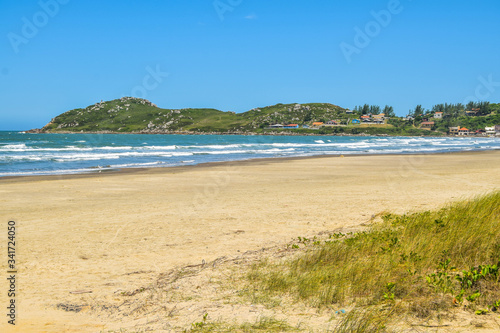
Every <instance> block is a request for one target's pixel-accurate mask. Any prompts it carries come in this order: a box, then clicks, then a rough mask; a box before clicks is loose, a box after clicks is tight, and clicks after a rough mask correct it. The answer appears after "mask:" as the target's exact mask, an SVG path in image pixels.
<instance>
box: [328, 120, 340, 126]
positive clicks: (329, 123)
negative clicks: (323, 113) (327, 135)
mask: <svg viewBox="0 0 500 333" xmlns="http://www.w3.org/2000/svg"><path fill="white" fill-rule="evenodd" d="M338 124H339V123H338V122H337V121H336V120H329V121H327V122H326V125H338Z"/></svg>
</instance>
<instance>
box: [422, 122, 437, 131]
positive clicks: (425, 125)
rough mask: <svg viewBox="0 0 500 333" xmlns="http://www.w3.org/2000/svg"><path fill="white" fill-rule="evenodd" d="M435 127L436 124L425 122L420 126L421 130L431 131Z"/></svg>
mask: <svg viewBox="0 0 500 333" xmlns="http://www.w3.org/2000/svg"><path fill="white" fill-rule="evenodd" d="M433 127H434V122H433V121H424V122H423V123H421V124H420V129H423V130H427V131H430V130H432V128H433Z"/></svg>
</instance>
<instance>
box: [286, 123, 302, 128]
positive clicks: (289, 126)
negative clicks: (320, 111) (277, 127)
mask: <svg viewBox="0 0 500 333" xmlns="http://www.w3.org/2000/svg"><path fill="white" fill-rule="evenodd" d="M283 128H299V124H288V125H285V126H283Z"/></svg>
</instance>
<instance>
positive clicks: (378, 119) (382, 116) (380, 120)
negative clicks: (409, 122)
mask: <svg viewBox="0 0 500 333" xmlns="http://www.w3.org/2000/svg"><path fill="white" fill-rule="evenodd" d="M372 119H373V121H374V122H376V123H379V124H381V123H383V122H384V121H385V113H381V114H375V115H373V116H372Z"/></svg>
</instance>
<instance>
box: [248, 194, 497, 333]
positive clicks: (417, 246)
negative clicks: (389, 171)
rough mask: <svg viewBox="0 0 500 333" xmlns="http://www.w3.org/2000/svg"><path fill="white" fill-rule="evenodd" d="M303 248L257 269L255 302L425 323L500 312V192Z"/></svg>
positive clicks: (303, 242)
mask: <svg viewBox="0 0 500 333" xmlns="http://www.w3.org/2000/svg"><path fill="white" fill-rule="evenodd" d="M299 241H300V243H298V244H294V247H297V246H300V247H306V248H307V250H306V251H305V252H304V253H303V254H301V255H299V256H298V257H296V258H295V259H293V260H290V261H286V262H280V263H270V262H261V263H259V264H256V265H254V267H253V268H252V270H251V271H250V272H249V273H248V275H247V277H248V281H249V282H248V284H249V285H248V289H247V290H251V293H252V295H253V297H252V298H253V299H256V300H258V299H264V298H265V297H264V295H265V296H266V297H268V298H269V297H276V296H277V295H288V296H291V297H292V298H295V299H297V300H302V301H305V302H307V303H309V304H310V305H312V306H315V307H328V306H332V305H342V306H352V307H356V308H359V307H364V308H365V309H367V308H368V307H373V306H375V307H377V306H378V307H379V308H380V307H383V308H386V309H387V308H391V306H392V308H393V309H395V308H397V309H398V311H399V313H400V314H402V313H405V314H411V315H413V316H415V317H418V318H429V317H433V316H435V315H438V314H439V313H446V312H447V311H448V310H450V309H452V308H454V307H465V308H466V309H469V310H470V311H475V312H476V314H478V315H479V314H486V313H488V312H489V311H496V308H498V307H499V306H500V283H499V271H498V269H499V267H498V266H499V264H500V262H499V261H500V192H497V193H493V194H488V195H485V196H482V197H479V198H475V199H472V200H467V201H463V202H460V203H456V204H453V205H450V206H448V207H446V208H443V209H440V210H438V211H426V212H420V213H413V214H407V215H391V214H387V215H385V216H383V222H380V223H378V224H376V225H374V226H373V227H372V228H371V230H370V231H366V232H361V233H356V234H348V235H344V234H341V233H339V234H332V235H330V237H329V239H328V240H322V241H321V242H319V241H310V240H308V239H304V238H299ZM392 315H393V314H391V316H392ZM358 317H359V316H358ZM377 320H379V319H377ZM375 324H376V323H375ZM345 325H347V326H346V327H348V325H349V323H345ZM384 325H385V323H382V321H381V324H380V325H375V326H374V327H378V328H375V329H374V330H372V331H377V329H380V327H383V326H384ZM338 331H339V332H341V331H346V332H347V331H350V330H348V329H347V330H342V329H340V328H339V330H338ZM351 331H352V330H351ZM354 331H356V330H354ZM361 331H362V330H361ZM366 331H367V332H368V331H370V330H366Z"/></svg>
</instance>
